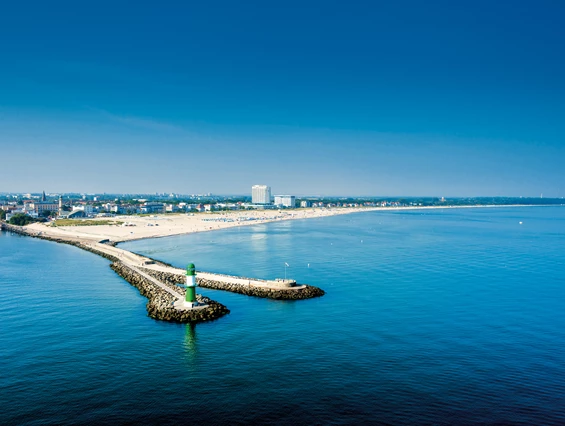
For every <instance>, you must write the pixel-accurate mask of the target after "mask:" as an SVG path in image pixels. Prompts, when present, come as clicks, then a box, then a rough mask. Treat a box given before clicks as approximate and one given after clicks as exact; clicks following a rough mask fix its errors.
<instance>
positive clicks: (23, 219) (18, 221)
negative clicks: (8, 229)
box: [9, 213, 35, 226]
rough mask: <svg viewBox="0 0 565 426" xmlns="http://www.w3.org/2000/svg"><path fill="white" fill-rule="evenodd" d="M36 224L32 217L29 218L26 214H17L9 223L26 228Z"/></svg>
mask: <svg viewBox="0 0 565 426" xmlns="http://www.w3.org/2000/svg"><path fill="white" fill-rule="evenodd" d="M33 222H35V220H33V218H32V217H31V216H28V215H27V214H25V213H16V214H15V215H13V216H12V217H11V218H10V221H9V223H10V224H11V225H18V226H25V225H29V224H30V223H33Z"/></svg>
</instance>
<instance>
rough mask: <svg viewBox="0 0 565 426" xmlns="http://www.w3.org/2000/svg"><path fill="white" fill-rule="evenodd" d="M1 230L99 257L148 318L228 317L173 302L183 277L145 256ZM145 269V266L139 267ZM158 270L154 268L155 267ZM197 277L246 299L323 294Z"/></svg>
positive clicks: (215, 306)
mask: <svg viewBox="0 0 565 426" xmlns="http://www.w3.org/2000/svg"><path fill="white" fill-rule="evenodd" d="M0 225H1V229H2V230H5V231H8V232H13V233H16V234H20V235H25V236H29V237H33V238H39V239H43V240H48V241H52V242H57V243H62V244H69V245H72V246H75V247H78V248H81V249H83V250H86V251H89V252H91V253H94V254H97V255H99V256H102V257H104V258H106V259H108V260H110V261H111V262H112V263H111V265H110V267H111V268H112V270H114V272H116V273H117V274H118V275H120V276H121V277H122V278H123V279H124V280H126V281H127V282H128V283H130V284H131V285H133V286H134V287H136V288H137V289H138V290H139V292H140V294H141V295H143V296H144V297H146V298H147V299H148V302H147V305H146V308H147V314H148V316H149V317H151V318H154V319H157V320H163V321H173V322H202V321H210V320H215V319H218V318H220V317H221V316H223V315H226V314H228V313H229V312H230V311H229V309H228V308H227V307H226V306H224V305H222V304H221V303H218V302H216V301H214V300H211V299H210V298H208V297H204V296H202V295H197V302H198V303H199V304H201V305H202V306H198V307H195V308H193V309H185V308H183V307H182V305H179V304H178V303H177V306H175V302H178V301H179V300H183V299H184V297H185V290H184V288H181V287H179V286H178V285H177V284H181V283H184V281H185V276H184V275H183V274H181V273H174V272H165V271H162V270H155V269H152V268H151V267H149V266H148V265H151V264H152V265H155V266H159V267H161V269H163V268H165V269H169V268H170V269H169V270H172V271H174V270H175V269H174V268H172V267H171V265H168V264H166V263H164V262H159V261H156V260H154V259H151V258H148V257H146V256H141V255H137V254H135V253H131V252H128V251H126V250H123V249H119V248H117V247H115V244H111V242H109V241H100V242H93V241H87V240H80V239H79V238H78V237H75V238H73V237H58V236H52V235H48V234H46V233H44V232H39V231H36V230H28V229H26V228H25V227H20V226H15V225H10V224H7V223H5V222H0ZM143 266H146V267H143ZM157 269H158V268H157ZM199 274H200V277H198V276H197V278H196V279H197V283H198V285H199V286H200V287H203V288H209V289H214V290H223V291H230V292H232V293H238V294H243V295H246V296H253V297H261V298H269V299H275V300H302V299H310V298H314V297H320V296H323V295H324V294H325V292H324V291H323V290H322V289H320V288H318V287H313V286H309V285H294V286H291V285H289V284H288V283H285V282H277V281H267V280H257V279H252V278H242V277H234V276H228V275H221V274H211V273H206V272H202V273H199Z"/></svg>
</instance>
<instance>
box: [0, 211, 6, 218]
mask: <svg viewBox="0 0 565 426" xmlns="http://www.w3.org/2000/svg"><path fill="white" fill-rule="evenodd" d="M0 220H6V212H5V211H4V210H0Z"/></svg>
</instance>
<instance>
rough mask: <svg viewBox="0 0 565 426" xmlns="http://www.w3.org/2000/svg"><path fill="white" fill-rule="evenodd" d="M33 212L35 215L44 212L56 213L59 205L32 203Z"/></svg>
mask: <svg viewBox="0 0 565 426" xmlns="http://www.w3.org/2000/svg"><path fill="white" fill-rule="evenodd" d="M33 210H34V211H35V213H37V214H39V215H41V213H43V212H44V211H50V212H53V213H57V212H58V211H59V203H55V202H50V201H42V202H40V203H33Z"/></svg>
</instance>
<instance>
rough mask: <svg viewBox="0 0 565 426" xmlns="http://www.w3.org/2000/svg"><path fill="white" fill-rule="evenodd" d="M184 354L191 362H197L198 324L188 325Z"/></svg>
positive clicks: (185, 334)
mask: <svg viewBox="0 0 565 426" xmlns="http://www.w3.org/2000/svg"><path fill="white" fill-rule="evenodd" d="M183 346H184V352H185V354H186V355H187V357H186V358H187V359H188V360H190V361H195V360H196V356H197V354H198V343H197V341H196V324H195V323H188V324H186V328H185V333H184V345H183Z"/></svg>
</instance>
